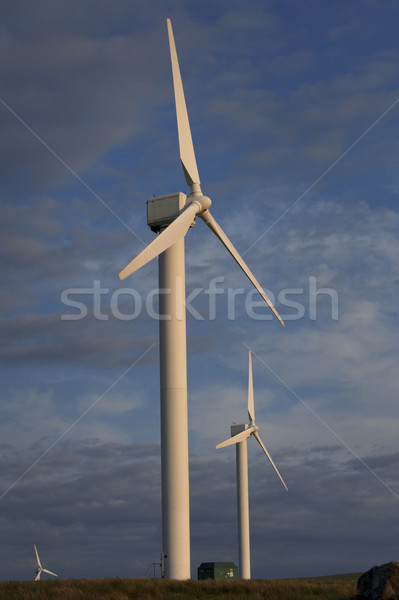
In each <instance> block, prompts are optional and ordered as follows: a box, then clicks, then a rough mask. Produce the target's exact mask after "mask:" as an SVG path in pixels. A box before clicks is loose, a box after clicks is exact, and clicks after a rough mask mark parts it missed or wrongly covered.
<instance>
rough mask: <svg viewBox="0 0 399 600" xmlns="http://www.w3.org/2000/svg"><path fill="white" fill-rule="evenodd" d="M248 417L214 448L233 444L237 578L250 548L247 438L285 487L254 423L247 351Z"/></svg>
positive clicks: (246, 571) (246, 568)
mask: <svg viewBox="0 0 399 600" xmlns="http://www.w3.org/2000/svg"><path fill="white" fill-rule="evenodd" d="M248 417H249V424H246V425H232V427H231V435H232V437H230V438H229V439H227V440H226V441H224V442H222V443H221V444H218V445H217V446H216V448H224V447H225V446H230V445H232V444H237V446H236V468H237V513H238V557H239V572H240V577H241V579H251V550H250V541H249V499H248V453H247V439H248V438H250V437H251V436H253V437H254V438H255V439H256V441H257V442H258V443H259V445H260V447H261V448H262V450H263V452H264V453H265V454H266V456H267V458H268V459H269V460H270V462H271V464H272V466H273V469H274V470H275V471H276V473H277V475H278V476H279V478H280V481H281V483H282V484H283V486H284V487H285V489H286V490H287V491H288V488H287V486H286V485H285V483H284V480H283V478H282V477H281V475H280V473H279V471H278V469H277V467H276V465H275V464H274V462H273V459H272V457H271V456H270V454H269V453H268V451H267V450H266V448H265V446H264V444H263V442H262V440H261V439H260V437H259V434H258V429H259V427H258V426H257V425H256V424H255V407H254V389H253V379H252V358H251V352H249V367H248Z"/></svg>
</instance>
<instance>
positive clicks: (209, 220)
mask: <svg viewBox="0 0 399 600" xmlns="http://www.w3.org/2000/svg"><path fill="white" fill-rule="evenodd" d="M200 217H201V219H202V220H203V221H204V222H205V223H206V224H207V225H208V227H209V228H210V229H211V230H212V231H213V233H214V234H215V235H216V236H217V237H218V238H219V240H220V241H221V242H222V244H223V245H224V246H225V247H226V248H227V250H228V251H229V252H230V254H231V256H232V257H233V258H234V260H235V261H236V262H237V263H238V265H239V266H240V267H241V269H242V270H243V271H244V273H245V275H246V276H247V277H248V279H249V280H250V282H251V283H252V285H253V286H254V287H255V288H256V289H257V290H258V292H259V294H260V295H261V296H262V298H263V300H264V301H265V302H266V304H267V305H268V306H269V307H270V309H271V310H272V311H273V313H274V314H275V315H276V317H277V318H278V320H279V321H280V323H281V324H282V325H283V327H285V325H284V321H283V320H282V318H281V317H280V315H279V314H278V312H277V310H276V309H275V308H274V306H273V304H272V303H271V301H270V300H269V298H268V297H267V296H266V294H265V292H264V291H263V289H262V286H261V285H260V283H259V282H258V281H257V279H256V277H255V275H254V274H253V273H252V271H251V270H250V269H249V267H248V266H247V265H246V264H245V262H244V260H243V259H242V258H241V256H240V255H239V254H238V252H237V250H236V249H235V248H234V246H233V244H232V243H231V242H230V240H229V238H228V237H227V235H226V234H225V233H224V231H223V230H222V228H221V227H220V225H218V224H217V223H216V221H215V219H214V218H213V217H212V215H211V213H210V212H209V210H205V211H204V212H203V213H201V215H200Z"/></svg>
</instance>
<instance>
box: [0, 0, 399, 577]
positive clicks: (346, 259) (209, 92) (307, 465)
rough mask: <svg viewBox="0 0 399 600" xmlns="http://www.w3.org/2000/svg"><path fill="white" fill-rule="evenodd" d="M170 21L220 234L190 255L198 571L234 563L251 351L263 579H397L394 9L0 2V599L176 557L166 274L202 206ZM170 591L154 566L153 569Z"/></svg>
mask: <svg viewBox="0 0 399 600" xmlns="http://www.w3.org/2000/svg"><path fill="white" fill-rule="evenodd" d="M167 17H169V18H170V19H171V20H172V24H173V28H174V34H175V40H176V46H177V52H178V56H179V61H180V68H181V73H182V78H183V84H184V89H185V94H186V100H187V106H188V112H189V117H190V123H191V130H192V136H193V140H194V146H195V152H196V157H197V163H198V169H199V173H200V177H201V184H202V190H203V192H204V194H206V195H207V196H209V197H210V198H211V199H212V214H213V216H214V217H215V219H216V220H217V221H218V222H219V224H220V225H221V226H222V228H223V230H224V231H225V232H226V234H227V235H228V236H229V238H230V240H231V241H232V242H233V243H234V245H235V246H236V247H237V249H238V251H239V252H240V253H241V255H242V256H243V257H244V259H245V261H246V262H247V264H248V265H249V267H250V268H251V269H252V271H253V272H254V274H255V275H256V277H257V279H258V280H259V281H260V283H261V284H262V286H263V287H264V288H265V289H266V290H268V293H269V294H270V297H271V298H272V299H274V301H275V302H276V307H277V309H278V311H279V313H280V314H281V316H282V317H283V319H284V321H285V328H283V327H281V325H280V324H279V322H278V321H277V319H276V318H275V317H274V316H273V315H272V314H271V312H270V311H269V309H268V308H267V306H264V305H263V304H262V302H261V301H260V297H259V296H257V295H256V294H255V293H254V292H253V291H252V289H251V284H250V283H249V282H248V281H247V280H246V278H245V276H244V275H243V274H242V273H241V271H240V269H239V268H238V266H237V265H236V263H235V262H234V261H233V260H232V258H231V257H230V255H229V254H228V253H227V251H226V250H225V248H224V247H223V246H222V244H220V242H219V241H218V240H217V238H216V237H215V236H214V235H213V234H212V233H211V231H210V230H208V228H207V227H205V226H204V224H203V223H202V221H201V220H200V219H198V223H197V224H196V226H195V227H193V228H192V229H190V230H189V232H188V234H187V236H186V294H187V353H188V362H187V368H188V412H189V452H190V498H191V573H192V577H193V578H196V576H197V567H198V566H199V565H200V563H201V562H209V561H230V560H232V561H234V562H235V563H236V564H238V543H237V515H236V480H235V450H234V448H233V447H227V448H223V449H220V450H216V449H215V446H216V445H217V444H218V443H219V442H221V441H223V440H224V439H226V438H227V437H228V436H229V435H230V426H231V424H232V423H245V422H247V412H246V402H247V399H246V398H247V382H248V350H251V351H252V356H253V377H254V393H255V409H256V421H257V424H258V426H259V428H260V429H259V433H260V435H261V438H262V440H263V442H264V443H265V445H266V447H267V448H268V450H269V452H270V454H271V456H272V457H273V459H274V461H275V463H276V465H277V467H278V469H279V471H280V472H281V474H282V476H283V477H284V480H285V482H286V484H287V486H288V492H286V491H285V490H284V488H283V486H282V485H281V482H280V481H279V480H278V478H277V476H276V474H275V473H274V471H273V469H272V467H271V465H270V464H269V462H268V461H267V459H266V457H265V456H264V455H263V454H262V451H261V449H260V448H259V446H258V445H257V444H256V442H255V441H254V440H253V439H250V440H249V442H248V458H249V494H250V524H251V559H252V561H251V562H252V576H253V577H255V578H285V577H301V576H313V575H325V574H332V573H342V572H362V571H366V570H368V569H369V568H371V567H372V566H373V565H376V564H382V563H384V562H388V561H390V560H398V547H397V539H398V537H399V519H398V514H399V469H398V467H399V411H398V402H397V399H398V366H397V365H398V339H399V338H398V334H399V314H398V308H397V307H398V303H397V296H398V292H399V240H398V230H399V213H398V206H397V201H398V195H399V175H398V173H399V170H398V166H399V159H398V157H399V141H398V134H397V132H398V127H399V79H398V61H399V41H398V36H397V23H398V18H399V6H398V3H397V2H395V1H391V0H385V1H383V2H380V1H379V2H377V1H376V0H375V1H374V0H345V1H341V0H332V1H331V2H328V3H326V2H319V1H318V0H306V1H304V0H296V1H293V0H266V1H265V0H253V1H247V2H242V1H241V2H237V1H235V0H228V1H227V0H220V1H219V2H216V3H215V2H213V1H212V2H211V1H209V0H201V1H198V0H193V1H190V2H187V1H180V0H176V1H173V0H169V1H164V2H161V1H160V0H147V1H145V0H131V1H130V2H128V1H127V0H114V1H113V2H112V3H111V2H105V1H103V0H96V1H95V2H94V1H92V0H79V1H76V0H70V1H69V2H63V1H61V2H56V3H55V2H50V1H48V0H38V1H37V2H34V3H32V2H28V1H27V0H13V2H9V1H4V2H2V5H1V8H0V81H1V86H0V131H1V141H0V170H1V176H0V182H1V183H0V185H1V203H0V209H1V219H0V228H1V232H0V255H1V289H0V305H1V336H0V344H1V346H0V357H1V367H0V368H1V381H2V386H1V403H0V411H1V413H0V432H1V436H0V461H1V469H0V521H1V532H2V535H1V544H0V579H2V580H11V579H12V580H20V579H22V580H25V579H28V580H29V579H33V578H34V569H35V556H34V549H33V544H36V546H37V547H38V550H39V554H40V557H41V559H42V562H43V564H44V566H47V568H49V569H50V570H52V571H54V572H55V573H58V574H59V576H60V577H61V578H81V577H87V578H100V577H114V576H119V577H143V576H144V575H145V574H146V573H147V572H148V569H150V571H149V572H150V573H152V572H153V570H152V567H151V565H152V564H153V563H158V562H159V556H160V553H161V550H162V540H161V482H160V468H161V467H160V415H159V412H160V411H159V347H158V321H157V286H158V276H157V261H156V260H155V261H152V262H151V263H149V264H148V265H146V266H145V267H143V268H142V269H141V270H140V271H138V272H137V273H135V274H134V275H133V276H132V277H130V278H129V279H127V280H125V281H124V282H120V280H119V278H118V273H119V271H120V270H121V269H122V268H123V267H124V266H125V265H126V264H127V263H128V262H130V260H131V259H132V258H134V257H135V256H136V255H137V254H138V253H139V252H140V251H141V250H142V249H143V248H144V247H145V245H146V244H148V243H149V242H150V241H151V240H152V239H153V238H154V234H153V233H152V232H151V230H150V229H149V228H148V226H147V222H146V204H145V203H146V201H147V199H148V198H151V197H153V196H158V195H163V194H168V193H174V192H179V191H181V192H184V193H188V191H189V190H188V188H187V185H186V182H185V179H184V175H183V172H182V169H181V165H180V161H179V150H178V139H177V129H176V117H175V108H174V100H173V87H172V75H171V67H170V59H169V49H168V39H167V29H166V18H167ZM155 572H156V575H157V576H159V568H158V567H155Z"/></svg>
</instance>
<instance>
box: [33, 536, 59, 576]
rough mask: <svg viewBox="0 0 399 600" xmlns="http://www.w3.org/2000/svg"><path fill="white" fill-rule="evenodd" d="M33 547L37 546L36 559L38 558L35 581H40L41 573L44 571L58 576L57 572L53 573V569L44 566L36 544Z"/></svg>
mask: <svg viewBox="0 0 399 600" xmlns="http://www.w3.org/2000/svg"><path fill="white" fill-rule="evenodd" d="M33 547H34V548H35V552H36V560H37V567H36V570H35V573H36V577H35V581H40V575H41V574H42V573H48V574H49V575H54V577H58V575H57V574H56V573H53V572H52V571H49V570H48V569H44V568H43V567H42V563H41V562H40V558H39V553H38V551H37V548H36V546H35V544H33Z"/></svg>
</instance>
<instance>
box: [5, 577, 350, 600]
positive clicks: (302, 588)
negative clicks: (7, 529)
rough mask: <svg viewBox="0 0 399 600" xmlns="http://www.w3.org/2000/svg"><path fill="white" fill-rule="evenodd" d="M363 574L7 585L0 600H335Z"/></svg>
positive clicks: (345, 593) (115, 580)
mask: <svg viewBox="0 0 399 600" xmlns="http://www.w3.org/2000/svg"><path fill="white" fill-rule="evenodd" d="M358 576H359V574H348V575H331V576H326V577H315V578H306V579H305V578H304V579H253V580H251V581H230V582H224V581H213V580H210V579H208V580H206V581H194V580H191V581H164V580H162V579H67V580H60V581H53V580H48V581H40V582H35V581H8V582H7V581H3V582H0V598H1V600H58V599H60V600H246V599H247V598H248V599H251V600H336V599H337V598H347V597H349V596H353V595H355V594H356V582H357V578H358Z"/></svg>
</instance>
